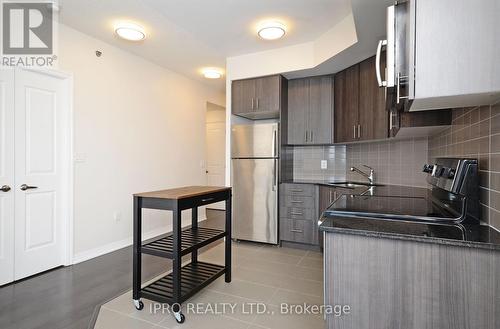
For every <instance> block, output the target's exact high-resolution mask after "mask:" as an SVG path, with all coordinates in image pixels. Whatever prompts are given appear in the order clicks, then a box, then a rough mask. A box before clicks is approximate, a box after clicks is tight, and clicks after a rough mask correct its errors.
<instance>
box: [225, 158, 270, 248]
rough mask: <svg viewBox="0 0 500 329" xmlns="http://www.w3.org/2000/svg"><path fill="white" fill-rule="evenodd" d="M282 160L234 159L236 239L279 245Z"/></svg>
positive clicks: (234, 231) (234, 229)
mask: <svg viewBox="0 0 500 329" xmlns="http://www.w3.org/2000/svg"><path fill="white" fill-rule="evenodd" d="M277 174H278V160H277V159H233V160H232V177H233V182H232V186H233V237H234V238H235V239H238V240H248V241H256V242H266V243H272V244H276V243H278V188H277V179H276V177H277Z"/></svg>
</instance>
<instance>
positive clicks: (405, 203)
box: [324, 158, 479, 223]
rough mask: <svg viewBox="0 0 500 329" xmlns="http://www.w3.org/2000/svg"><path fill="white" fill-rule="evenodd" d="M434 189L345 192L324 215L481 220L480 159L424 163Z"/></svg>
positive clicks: (453, 221) (443, 160) (400, 218)
mask: <svg viewBox="0 0 500 329" xmlns="http://www.w3.org/2000/svg"><path fill="white" fill-rule="evenodd" d="M424 172H426V173H428V179H427V181H428V183H429V184H430V186H431V189H430V190H429V191H428V193H427V194H424V195H420V196H408V195H399V194H397V193H395V194H391V195H385V194H384V195H378V194H377V192H376V188H372V189H369V190H367V191H365V192H364V193H362V194H361V195H349V194H344V195H342V196H341V197H340V198H338V199H337V200H336V201H335V202H334V203H333V204H332V205H331V206H330V207H329V208H328V209H327V210H326V211H325V213H324V216H326V217H330V216H344V217H372V218H379V219H390V220H409V221H423V222H435V223H462V222H468V223H472V222H479V214H478V213H479V200H478V176H477V160H474V159H457V158H438V159H437V160H436V163H435V164H433V165H425V166H424Z"/></svg>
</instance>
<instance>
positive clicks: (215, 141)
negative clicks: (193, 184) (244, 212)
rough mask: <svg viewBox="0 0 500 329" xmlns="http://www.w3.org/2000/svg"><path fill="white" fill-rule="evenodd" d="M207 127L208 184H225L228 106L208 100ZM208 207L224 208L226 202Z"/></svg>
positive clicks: (206, 160)
mask: <svg viewBox="0 0 500 329" xmlns="http://www.w3.org/2000/svg"><path fill="white" fill-rule="evenodd" d="M205 128H206V129H205V134H206V138H205V142H206V146H205V150H206V153H205V163H206V166H205V173H206V184H207V185H211V186H224V185H225V172H226V163H225V161H226V158H225V155H226V108H225V107H223V106H219V105H216V104H213V103H210V102H207V113H206V121H205ZM207 209H214V210H224V203H223V202H219V203H213V204H210V205H209V207H208V208H207Z"/></svg>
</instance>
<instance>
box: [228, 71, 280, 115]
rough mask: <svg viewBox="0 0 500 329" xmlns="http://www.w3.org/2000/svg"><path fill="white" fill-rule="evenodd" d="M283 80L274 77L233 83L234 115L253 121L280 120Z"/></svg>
mask: <svg viewBox="0 0 500 329" xmlns="http://www.w3.org/2000/svg"><path fill="white" fill-rule="evenodd" d="M283 79H284V78H283V77H282V76H280V75H273V76H269V77H263V78H256V79H246V80H235V81H233V82H232V87H231V89H232V92H231V97H232V99H231V108H232V113H233V114H235V115H239V116H242V117H245V118H247V119H252V120H254V119H271V118H279V116H280V110H281V106H282V97H281V96H282V88H283Z"/></svg>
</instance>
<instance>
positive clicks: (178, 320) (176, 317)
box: [174, 312, 186, 323]
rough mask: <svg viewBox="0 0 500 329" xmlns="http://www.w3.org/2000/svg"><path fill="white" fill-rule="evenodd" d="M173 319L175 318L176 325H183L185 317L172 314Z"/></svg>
mask: <svg viewBox="0 0 500 329" xmlns="http://www.w3.org/2000/svg"><path fill="white" fill-rule="evenodd" d="M174 317H175V321H177V323H184V321H186V317H185V316H184V314H182V313H180V312H179V313H174Z"/></svg>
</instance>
